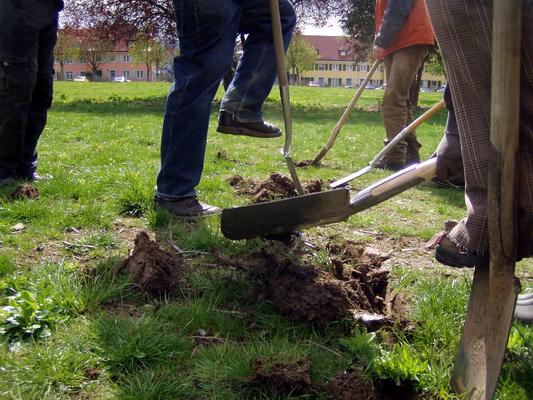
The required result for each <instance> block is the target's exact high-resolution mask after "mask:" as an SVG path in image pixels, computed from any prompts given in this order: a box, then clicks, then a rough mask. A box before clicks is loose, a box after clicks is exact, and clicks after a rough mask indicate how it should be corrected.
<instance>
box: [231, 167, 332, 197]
mask: <svg viewBox="0 0 533 400" xmlns="http://www.w3.org/2000/svg"><path fill="white" fill-rule="evenodd" d="M228 183H229V184H230V185H231V186H233V187H234V188H235V190H236V191H237V193H238V194H240V195H245V196H251V197H252V201H253V202H254V203H263V202H266V201H272V200H277V199H285V198H288V197H294V196H297V195H298V193H297V191H296V188H295V186H294V183H293V182H292V180H291V179H290V178H289V177H288V176H286V175H282V174H279V173H272V174H270V177H269V178H268V179H267V180H264V181H261V182H257V181H255V180H253V179H246V178H243V177H242V176H240V175H235V176H233V177H231V178H229V179H228ZM323 185H324V181H323V180H322V179H315V180H310V181H307V182H304V190H305V192H306V193H317V192H320V191H322V186H323Z"/></svg>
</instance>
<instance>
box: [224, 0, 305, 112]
mask: <svg viewBox="0 0 533 400" xmlns="http://www.w3.org/2000/svg"><path fill="white" fill-rule="evenodd" d="M245 4H246V5H244V6H243V14H242V18H241V23H240V26H239V31H240V32H242V33H245V34H248V37H247V38H246V41H245V43H244V49H243V55H242V57H241V60H240V61H239V64H238V66H237V70H236V73H235V77H234V79H233V81H232V82H231V84H230V86H229V88H228V90H227V92H226V94H225V95H224V98H223V99H222V103H221V105H220V110H221V111H224V112H227V113H230V114H232V115H234V116H235V117H236V119H237V120H238V121H242V122H258V121H262V119H263V116H262V112H261V107H262V105H263V102H264V101H265V99H266V98H267V96H268V94H269V93H270V91H271V90H272V86H273V84H274V81H275V79H276V58H275V53H274V42H273V38H272V18H271V15H270V6H269V2H268V0H251V1H247V2H245ZM279 8H280V16H281V27H282V32H283V41H284V44H285V49H287V47H288V45H289V42H290V39H291V36H292V31H293V29H294V26H295V24H296V15H295V12H294V9H293V7H292V5H291V3H290V2H289V1H288V0H280V2H279Z"/></svg>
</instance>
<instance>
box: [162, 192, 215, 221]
mask: <svg viewBox="0 0 533 400" xmlns="http://www.w3.org/2000/svg"><path fill="white" fill-rule="evenodd" d="M154 200H155V206H156V208H162V209H165V210H167V211H170V213H172V215H173V216H175V217H176V218H178V219H183V220H193V219H196V218H202V217H207V216H210V215H215V214H220V213H221V212H222V210H221V209H220V208H218V207H215V206H211V205H209V204H204V203H200V202H199V201H198V198H197V197H196V196H190V197H184V198H180V199H177V200H164V199H161V198H159V197H157V196H156V197H155V199H154Z"/></svg>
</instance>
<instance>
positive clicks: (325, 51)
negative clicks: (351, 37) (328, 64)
mask: <svg viewBox="0 0 533 400" xmlns="http://www.w3.org/2000/svg"><path fill="white" fill-rule="evenodd" d="M303 37H304V38H305V40H307V41H308V42H309V43H310V44H311V46H313V47H314V48H315V49H317V50H318V59H319V60H331V61H352V60H353V59H354V55H353V51H352V50H351V49H350V43H349V42H348V38H347V37H345V36H318V35H303ZM340 50H346V52H347V55H346V56H341V55H340Z"/></svg>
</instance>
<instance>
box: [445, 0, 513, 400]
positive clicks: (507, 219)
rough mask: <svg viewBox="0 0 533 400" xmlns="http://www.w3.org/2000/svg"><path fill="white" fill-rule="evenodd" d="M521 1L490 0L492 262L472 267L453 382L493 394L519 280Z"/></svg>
mask: <svg viewBox="0 0 533 400" xmlns="http://www.w3.org/2000/svg"><path fill="white" fill-rule="evenodd" d="M521 7H522V5H521V1H520V0H494V1H493V30H492V89H491V135H490V141H491V155H490V160H491V162H490V164H489V180H488V203H489V204H488V214H489V217H488V218H489V238H490V268H489V270H488V271H487V270H486V269H481V268H476V270H475V272H474V280H473V284H472V292H471V294H470V302H469V305H468V313H467V317H466V321H465V325H464V328H463V335H462V337H461V343H460V346H459V350H458V352H457V356H456V360H455V370H454V374H453V377H452V388H453V389H454V390H455V391H457V392H459V393H464V394H466V395H467V398H468V399H476V400H477V399H483V400H489V399H492V398H493V396H494V393H495V391H496V386H497V383H498V377H499V375H500V371H501V366H502V362H503V357H504V355H505V349H506V346H507V340H508V338H509V331H510V328H511V324H512V319H513V312H514V307H515V304H516V298H517V295H518V292H519V291H520V284H519V283H518V281H517V279H516V278H515V277H514V269H515V257H516V201H517V196H516V188H517V185H516V183H517V170H516V155H517V151H518V130H519V110H520V107H519V105H520V104H519V101H520V78H519V77H520V33H521Z"/></svg>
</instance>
